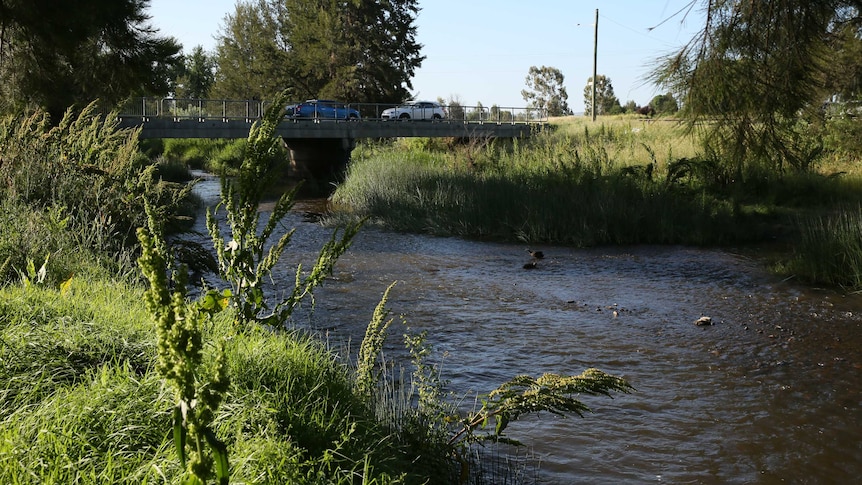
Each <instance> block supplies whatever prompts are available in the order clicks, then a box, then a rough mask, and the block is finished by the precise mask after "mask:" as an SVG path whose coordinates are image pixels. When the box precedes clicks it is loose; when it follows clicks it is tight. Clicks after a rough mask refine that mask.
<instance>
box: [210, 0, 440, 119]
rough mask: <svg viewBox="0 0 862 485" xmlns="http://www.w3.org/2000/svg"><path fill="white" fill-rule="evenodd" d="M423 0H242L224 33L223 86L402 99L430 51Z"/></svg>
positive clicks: (246, 93) (227, 91) (237, 90)
mask: <svg viewBox="0 0 862 485" xmlns="http://www.w3.org/2000/svg"><path fill="white" fill-rule="evenodd" d="M418 12H419V7H418V6H417V1H416V0H375V1H359V0H348V1H344V0H281V1H277V0H256V2H253V3H239V4H237V7H236V12H235V14H234V15H232V16H228V17H227V18H226V19H225V24H226V25H225V27H224V29H223V32H222V33H221V35H220V37H219V45H218V51H217V52H218V62H219V77H218V80H217V81H216V90H217V92H219V93H221V94H222V95H224V96H228V95H231V96H236V95H242V97H251V96H252V95H256V96H266V95H267V94H268V93H270V92H275V91H280V90H282V89H284V88H288V89H289V90H290V91H291V92H292V95H293V97H295V98H312V97H326V98H337V99H344V100H349V101H351V102H401V101H404V100H407V99H409V98H410V91H409V90H410V89H411V88H412V84H411V81H410V80H411V78H412V77H413V75H414V73H415V71H416V69H417V68H418V67H419V66H420V65H421V63H422V61H423V60H424V57H422V56H420V55H419V51H420V49H421V47H422V46H421V45H420V44H418V43H417V42H416V26H415V20H416V16H417V15H418Z"/></svg>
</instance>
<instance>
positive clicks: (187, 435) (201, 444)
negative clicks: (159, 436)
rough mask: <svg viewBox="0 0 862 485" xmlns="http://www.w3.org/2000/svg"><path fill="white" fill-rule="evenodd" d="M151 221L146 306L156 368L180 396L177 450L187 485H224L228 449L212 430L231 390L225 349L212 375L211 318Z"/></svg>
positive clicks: (144, 262)
mask: <svg viewBox="0 0 862 485" xmlns="http://www.w3.org/2000/svg"><path fill="white" fill-rule="evenodd" d="M148 215H149V216H150V217H149V227H148V228H140V229H139V230H138V240H139V241H140V243H141V257H140V258H139V259H138V263H139V264H140V267H141V270H142V271H143V273H144V276H145V277H146V278H147V280H149V282H150V287H149V289H147V291H146V292H145V301H146V307H147V310H148V311H149V313H150V314H151V316H152V318H153V320H154V321H155V323H156V334H157V340H158V343H157V346H158V360H157V364H156V368H157V370H158V372H159V373H160V374H161V376H162V377H163V378H164V379H165V380H167V381H168V382H169V383H170V384H171V385H172V386H173V388H174V392H175V398H176V405H175V406H174V411H173V428H174V446H175V447H176V449H177V453H178V454H179V457H180V461H181V462H182V465H183V468H185V470H186V474H185V475H184V477H183V483H184V484H189V485H197V484H204V483H206V481H207V480H208V479H210V478H212V477H213V475H215V477H217V479H218V482H219V483H220V484H223V485H224V484H227V483H228V482H229V477H230V475H229V467H228V453H227V446H226V445H225V444H224V443H223V442H221V441H220V440H219V439H218V438H217V437H216V435H215V432H214V431H213V427H212V426H213V421H214V419H215V412H216V410H217V409H218V407H219V405H220V404H221V402H222V400H223V399H224V395H225V393H226V392H227V389H228V385H229V380H228V376H227V366H226V365H225V360H224V347H223V346H222V345H219V346H218V349H217V350H216V358H215V363H214V364H213V365H212V366H211V368H209V369H208V368H207V366H206V365H205V363H204V341H203V331H202V326H203V324H204V322H205V321H206V320H207V319H208V318H209V317H210V316H211V312H210V311H208V310H207V308H205V306H204V305H202V304H200V303H192V304H190V303H188V302H187V301H186V283H187V281H186V280H187V271H186V269H185V267H182V268H180V269H179V270H175V269H174V264H173V261H172V258H171V255H170V252H169V251H168V248H167V245H166V244H165V240H164V236H163V233H162V229H161V223H160V222H159V221H158V220H157V219H156V218H155V217H153V216H152V213H150V214H148ZM213 469H214V470H215V471H214V472H213Z"/></svg>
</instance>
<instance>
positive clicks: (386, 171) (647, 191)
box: [332, 117, 862, 287]
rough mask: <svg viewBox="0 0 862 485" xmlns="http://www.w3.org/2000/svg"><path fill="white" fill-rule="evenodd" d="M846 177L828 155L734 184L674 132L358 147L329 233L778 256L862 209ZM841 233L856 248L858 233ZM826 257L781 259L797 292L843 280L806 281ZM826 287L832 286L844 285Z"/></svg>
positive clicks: (637, 128) (577, 129)
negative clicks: (799, 168)
mask: <svg viewBox="0 0 862 485" xmlns="http://www.w3.org/2000/svg"><path fill="white" fill-rule="evenodd" d="M845 160H846V158H845ZM853 168H854V166H853V165H852V163H851V162H850V161H845V162H844V163H843V164H842V163H841V161H840V159H839V158H837V157H834V156H833V157H832V158H829V159H824V160H823V163H821V165H820V166H819V170H810V171H807V172H804V173H802V172H783V173H778V172H773V171H770V170H767V169H764V168H762V167H761V166H760V165H758V164H756V163H752V164H750V165H749V166H747V167H746V168H745V171H744V172H738V171H736V170H735V168H734V167H730V166H728V164H726V163H724V162H723V161H722V160H721V159H720V157H719V156H718V155H717V154H716V153H715V152H714V151H711V150H710V149H709V148H708V147H705V146H704V145H703V144H702V143H701V142H700V140H699V139H698V137H697V135H696V134H695V135H690V134H688V133H686V132H685V131H684V130H683V128H682V127H681V126H679V124H678V123H676V122H674V121H642V120H638V119H636V118H626V117H615V118H607V119H604V120H600V122H598V123H596V124H592V123H590V122H589V121H585V120H583V119H580V118H568V119H562V120H557V121H555V122H553V123H552V124H551V126H550V127H549V129H548V130H546V131H545V132H544V133H541V134H539V135H537V136H534V137H533V138H531V139H528V140H518V141H515V142H507V141H505V140H495V141H489V140H480V141H473V142H469V143H462V144H459V143H457V142H456V141H454V140H449V141H441V140H416V139H412V140H411V139H401V140H397V141H395V142H393V143H390V144H366V145H363V146H361V147H358V148H357V149H356V150H355V151H354V156H353V161H352V163H351V165H350V167H349V171H348V174H347V177H346V180H345V182H344V183H343V184H342V185H341V186H339V187H338V189H337V190H336V192H335V194H334V195H333V197H332V199H333V202H334V205H335V213H334V217H335V218H336V220H337V219H338V218H348V219H349V218H351V217H357V216H360V217H370V218H371V219H372V220H373V221H376V222H377V223H379V224H382V225H385V226H387V227H389V228H392V229H394V230H398V231H411V232H425V233H430V234H437V235H457V236H462V237H468V238H477V239H493V240H503V241H522V242H525V243H529V244H562V245H572V246H578V247H583V246H594V245H605V244H685V245H711V246H738V245H751V244H760V243H770V244H773V243H782V244H784V246H782V247H785V248H786V247H793V246H794V245H797V242H798V241H799V240H800V238H801V237H802V235H803V234H808V236H807V237H808V239H809V240H811V239H812V238H815V237H819V238H824V237H830V231H819V232H818V236H814V235H812V234H811V233H810V231H809V232H806V231H808V228H811V227H814V226H816V225H817V224H819V223H818V222H817V221H818V219H817V218H818V217H820V216H821V215H822V214H829V213H832V212H833V211H835V210H838V211H841V212H847V211H846V210H844V209H842V208H843V207H848V206H850V207H852V206H853V204H858V203H859V202H860V200H862V190H860V189H862V176H860V174H859V173H858V171H856V170H853ZM853 212H854V211H852V210H851V211H849V213H848V214H847V216H846V217H854V215H853ZM856 212H858V211H856ZM845 226H847V225H846V224H845ZM848 227H849V226H848ZM843 234H844V236H842V237H844V238H845V239H848V238H849V239H853V238H857V239H858V238H859V237H860V233H859V232H858V230H857V231H856V232H846V231H845V232H843ZM831 244H832V243H826V242H823V243H821V244H813V243H812V244H808V245H805V246H798V245H797V249H796V251H795V252H794V253H792V254H785V256H784V258H785V259H788V260H789V259H791V258H792V259H794V260H795V261H796V263H794V265H793V266H792V267H793V268H795V269H794V272H798V273H796V274H797V275H798V276H799V277H800V278H801V279H803V280H806V281H816V282H823V281H829V280H824V279H823V276H824V271H825V272H829V273H832V272H836V271H842V269H841V267H840V265H832V266H831V267H830V268H828V269H826V268H820V269H817V270H816V271H815V270H814V268H818V267H819V266H818V263H817V259H818V258H820V256H818V255H816V254H808V252H809V251H814V252H815V253H819V252H820V251H822V250H826V248H827V247H828V246H829V245H831ZM835 244H837V245H839V246H842V244H843V243H841V241H838V240H836V241H835ZM818 246H819V247H820V249H817V248H818ZM842 247H845V248H847V246H842ZM848 249H852V248H848ZM821 259H822V258H821ZM802 261H811V264H810V265H809V264H804V263H802ZM781 267H782V268H784V269H785V270H787V269H789V268H791V266H790V265H784V266H781ZM835 276H836V277H835V278H833V279H832V281H842V282H846V281H848V279H847V278H846V277H844V276H838V275H835ZM842 284H843V283H842ZM854 287H855V286H854Z"/></svg>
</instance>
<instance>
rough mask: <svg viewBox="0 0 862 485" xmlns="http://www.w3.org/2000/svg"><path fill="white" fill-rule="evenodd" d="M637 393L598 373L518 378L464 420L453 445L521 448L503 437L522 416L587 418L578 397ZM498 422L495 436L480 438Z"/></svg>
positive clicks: (593, 371) (585, 407)
mask: <svg viewBox="0 0 862 485" xmlns="http://www.w3.org/2000/svg"><path fill="white" fill-rule="evenodd" d="M632 390H633V388H632V386H631V385H629V383H628V382H626V381H625V380H624V379H622V378H620V377H615V376H612V375H610V374H606V373H604V372H602V371H600V370H598V369H587V370H585V371H584V372H583V373H582V374H580V375H576V376H561V375H559V374H550V373H548V374H544V375H542V376H541V377H539V378H533V377H530V376H526V375H521V376H517V377H514V378H513V379H511V380H509V381H508V382H505V383H503V384H502V385H501V386H500V387H498V388H497V389H494V390H493V391H491V392H490V393H489V394H488V395H487V396H485V397H484V398H483V399H482V407H481V408H480V409H479V410H478V411H475V412H472V413H470V414H469V415H468V416H467V417H466V418H465V419H462V420H461V425H462V427H461V429H460V430H459V431H458V432H457V433H455V434H454V435H453V436H452V438H451V439H450V440H449V444H453V445H454V444H456V443H459V442H461V441H466V442H477V441H483V440H491V441H503V442H508V443H512V444H520V443H518V442H517V441H516V440H512V439H510V438H507V437H506V436H505V434H504V433H503V432H504V431H505V430H506V427H507V426H508V425H509V423H510V422H512V421H515V420H517V419H518V418H519V417H520V416H521V415H523V414H528V413H539V412H542V411H547V412H550V413H553V414H556V415H558V416H566V415H567V414H577V415H578V416H580V417H583V416H584V413H585V412H589V411H590V408H589V407H587V405H586V404H584V403H583V402H581V401H580V400H578V399H577V398H576V397H575V396H577V395H580V394H586V395H588V396H597V395H603V396H608V397H612V396H611V392H612V391H617V392H624V393H628V392H631V391H632ZM492 421H493V422H494V431H493V432H492V433H485V434H476V431H477V430H479V429H485V428H487V427H488V425H489V424H490V423H491V422H492Z"/></svg>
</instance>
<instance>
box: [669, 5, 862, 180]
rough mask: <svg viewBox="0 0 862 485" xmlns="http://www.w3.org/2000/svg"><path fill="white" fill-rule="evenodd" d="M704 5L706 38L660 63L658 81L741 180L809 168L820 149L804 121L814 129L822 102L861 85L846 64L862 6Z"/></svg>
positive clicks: (852, 60)
mask: <svg viewBox="0 0 862 485" xmlns="http://www.w3.org/2000/svg"><path fill="white" fill-rule="evenodd" d="M699 3H702V4H703V9H704V12H705V18H706V22H705V25H704V28H703V29H702V30H701V31H700V32H699V33H698V34H697V35H696V36H695V37H694V38H693V39H692V40H691V41H690V42H689V43H688V44H687V45H686V46H684V47H683V48H682V49H681V50H680V51H679V52H677V53H675V54H673V55H671V56H668V57H666V58H664V59H662V60H661V61H660V64H659V66H658V69H657V70H656V71H655V73H654V75H653V80H654V81H657V83H658V84H661V85H663V86H666V87H668V88H669V89H670V90H671V92H672V93H673V94H674V95H675V97H676V98H677V99H679V100H680V101H681V104H682V106H683V109H684V112H685V113H686V114H687V115H688V117H689V119H690V120H691V122H692V126H695V125H696V124H697V123H698V122H700V121H702V120H704V119H709V120H710V121H711V124H710V125H709V126H710V127H711V128H710V135H711V136H710V137H709V139H708V140H709V142H710V144H711V145H712V146H713V147H717V148H718V149H719V150H720V152H721V153H722V154H723V156H724V158H725V159H726V160H728V161H729V162H730V163H731V164H733V168H734V171H735V172H736V174H737V178H738V179H741V178H742V177H743V174H744V172H745V169H747V168H750V165H751V164H753V163H756V164H757V165H759V166H761V167H764V168H767V169H769V170H778V171H781V170H784V169H785V168H787V167H788V166H789V167H793V168H797V169H805V168H807V167H808V165H809V162H810V161H811V158H812V156H813V155H814V154H816V153H817V152H818V151H819V150H820V147H819V146H818V145H817V143H813V142H811V140H806V138H805V137H804V136H802V135H803V134H804V131H805V127H804V126H800V125H799V124H798V123H797V121H798V120H799V119H800V115H802V118H803V119H805V120H806V123H810V122H813V121H814V120H816V118H817V116H818V110H819V108H820V107H821V106H822V104H823V102H824V101H826V100H827V99H829V98H830V97H831V96H832V95H834V94H844V93H845V92H848V88H850V87H851V86H852V85H854V84H856V83H858V79H859V76H858V75H857V74H854V71H855V72H856V73H858V72H859V71H858V70H857V68H853V67H852V66H853V65H858V64H859V61H858V59H855V58H853V57H852V56H849V57H848V56H845V55H843V54H844V53H845V50H844V49H845V46H846V45H847V42H846V41H848V40H849V41H851V42H850V44H851V45H854V44H855V42H853V39H855V38H857V37H858V24H859V19H860V18H859V12H860V10H859V7H860V6H862V3H860V2H858V1H855V0H851V1H846V0H844V1H841V0H818V1H809V0H765V1H759V2H740V1H735V0H704V1H702V2H697V1H692V2H691V4H690V8H691V9H694V8H695V7H696V6H697V5H698V4H699ZM853 26H855V27H853ZM848 28H849V29H850V31H849V35H848V31H846V30H845V29H848ZM842 32H843V35H842ZM842 39H843V40H842ZM857 48H858V47H857ZM842 58H844V59H845V61H846V62H847V63H846V64H845V61H841V59H842ZM848 64H849V65H850V66H849V67H850V69H848ZM839 66H840V67H839ZM836 71H839V72H843V73H845V74H846V75H845V76H844V78H843V79H839V76H835V75H834V73H835V72H836ZM837 84H840V86H839V85H837ZM849 92H853V90H852V89H849Z"/></svg>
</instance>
